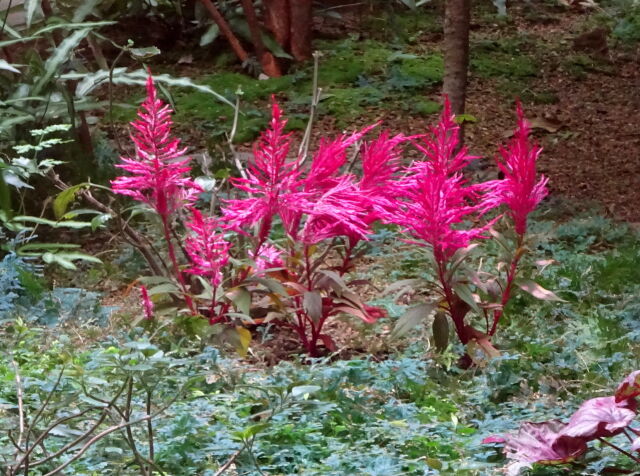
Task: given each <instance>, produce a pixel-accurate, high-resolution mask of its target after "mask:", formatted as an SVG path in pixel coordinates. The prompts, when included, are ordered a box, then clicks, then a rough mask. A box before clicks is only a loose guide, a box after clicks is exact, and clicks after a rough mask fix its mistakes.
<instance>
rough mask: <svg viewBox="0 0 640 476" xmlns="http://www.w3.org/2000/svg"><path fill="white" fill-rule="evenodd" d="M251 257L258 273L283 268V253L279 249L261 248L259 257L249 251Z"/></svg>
mask: <svg viewBox="0 0 640 476" xmlns="http://www.w3.org/2000/svg"><path fill="white" fill-rule="evenodd" d="M249 256H250V257H251V258H253V260H254V261H255V264H256V271H257V272H259V273H261V272H263V271H265V270H267V269H273V268H283V267H284V261H282V253H281V252H280V250H279V249H278V248H276V247H275V246H272V245H264V246H263V247H262V248H260V251H259V253H258V256H257V257H256V256H254V252H253V251H249Z"/></svg>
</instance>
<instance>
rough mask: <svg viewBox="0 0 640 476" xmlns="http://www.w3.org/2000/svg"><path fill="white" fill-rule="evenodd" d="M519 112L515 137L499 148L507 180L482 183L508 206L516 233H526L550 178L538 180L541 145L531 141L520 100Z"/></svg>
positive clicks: (529, 130) (497, 160) (528, 126)
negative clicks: (537, 167) (528, 223)
mask: <svg viewBox="0 0 640 476" xmlns="http://www.w3.org/2000/svg"><path fill="white" fill-rule="evenodd" d="M517 111H518V126H517V128H516V130H515V132H514V135H513V138H512V139H511V141H510V142H509V144H508V145H507V147H506V148H505V147H502V148H501V149H500V155H501V158H496V162H497V165H498V167H499V168H500V170H501V171H502V173H503V174H504V179H503V180H494V181H491V182H487V183H486V184H483V186H484V188H485V189H486V190H489V191H492V193H493V194H494V197H495V199H496V200H498V201H501V202H503V203H505V204H506V205H507V207H508V208H509V215H511V217H512V219H513V221H514V223H515V228H516V233H518V234H519V235H523V234H524V233H525V232H526V231H527V217H528V216H529V214H530V213H531V212H532V211H534V210H535V209H536V207H537V206H538V204H539V203H540V202H541V201H542V199H543V198H544V197H546V196H547V193H548V190H547V182H548V181H549V179H548V178H546V177H544V176H541V177H540V179H539V180H538V177H537V173H536V162H537V161H538V157H539V156H540V153H541V152H542V148H541V147H539V146H538V145H537V144H533V143H531V141H530V140H529V134H530V132H531V127H530V125H529V122H528V121H527V120H526V119H525V117H524V113H523V111H522V106H521V105H520V103H518V105H517Z"/></svg>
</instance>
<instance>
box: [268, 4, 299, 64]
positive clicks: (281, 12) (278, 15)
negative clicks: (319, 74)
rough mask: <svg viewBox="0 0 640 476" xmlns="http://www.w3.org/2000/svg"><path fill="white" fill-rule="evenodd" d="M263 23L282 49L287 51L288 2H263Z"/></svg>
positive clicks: (288, 35) (289, 26)
mask: <svg viewBox="0 0 640 476" xmlns="http://www.w3.org/2000/svg"><path fill="white" fill-rule="evenodd" d="M292 1H296V0H292ZM264 7H265V8H264V22H265V24H266V26H267V28H269V30H270V31H271V33H273V37H274V38H275V39H276V41H277V42H278V44H279V45H280V46H282V49H284V50H285V51H289V42H290V40H291V21H290V10H289V0H264Z"/></svg>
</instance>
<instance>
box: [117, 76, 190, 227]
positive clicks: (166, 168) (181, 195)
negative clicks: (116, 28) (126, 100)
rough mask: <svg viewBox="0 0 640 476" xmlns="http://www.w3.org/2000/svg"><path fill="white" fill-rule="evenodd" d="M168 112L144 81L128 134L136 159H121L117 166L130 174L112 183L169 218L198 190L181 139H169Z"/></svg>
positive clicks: (169, 118)
mask: <svg viewBox="0 0 640 476" xmlns="http://www.w3.org/2000/svg"><path fill="white" fill-rule="evenodd" d="M171 113H172V110H171V108H170V107H169V106H168V105H165V104H163V102H162V101H161V100H160V99H158V97H157V93H156V89H155V86H154V84H153V78H152V77H151V76H149V79H148V80H147V98H146V100H145V101H144V102H143V103H142V108H141V110H140V111H138V120H137V121H135V122H132V123H131V125H132V127H133V128H134V132H133V133H132V135H131V138H132V140H133V142H134V143H135V145H136V156H135V158H126V157H122V158H121V161H122V162H123V163H122V164H119V165H116V167H118V168H121V169H123V170H126V171H127V172H130V173H131V174H132V175H131V176H121V177H118V178H116V179H115V180H113V181H112V182H111V186H112V187H113V191H114V192H115V193H119V194H121V195H128V196H130V197H133V198H134V199H135V200H138V201H140V202H143V203H146V204H147V205H149V206H150V207H151V208H153V209H154V210H155V211H156V212H157V213H158V214H159V215H160V216H162V217H165V218H166V217H168V216H169V215H170V214H171V213H173V212H175V211H176V210H178V209H180V208H182V207H184V206H185V205H189V204H190V203H192V202H193V201H194V200H195V199H196V198H197V194H198V193H199V192H200V191H201V190H200V188H199V187H198V186H197V185H196V184H195V183H194V182H193V181H192V180H191V179H190V178H189V171H190V168H189V167H188V166H187V164H188V163H189V161H190V160H191V159H190V158H186V159H184V158H182V157H183V156H184V152H185V150H186V149H184V148H180V147H179V146H180V140H179V139H175V138H172V137H171V125H172V121H171Z"/></svg>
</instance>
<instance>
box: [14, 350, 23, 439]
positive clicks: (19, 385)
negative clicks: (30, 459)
mask: <svg viewBox="0 0 640 476" xmlns="http://www.w3.org/2000/svg"><path fill="white" fill-rule="evenodd" d="M11 365H13V368H14V370H15V372H16V393H17V396H18V418H19V419H20V425H19V431H20V433H19V434H18V441H17V442H16V446H17V447H18V449H19V448H20V444H21V443H22V437H23V436H24V407H23V393H22V381H21V380H20V371H19V369H18V363H17V362H16V361H15V360H12V361H11Z"/></svg>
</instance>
